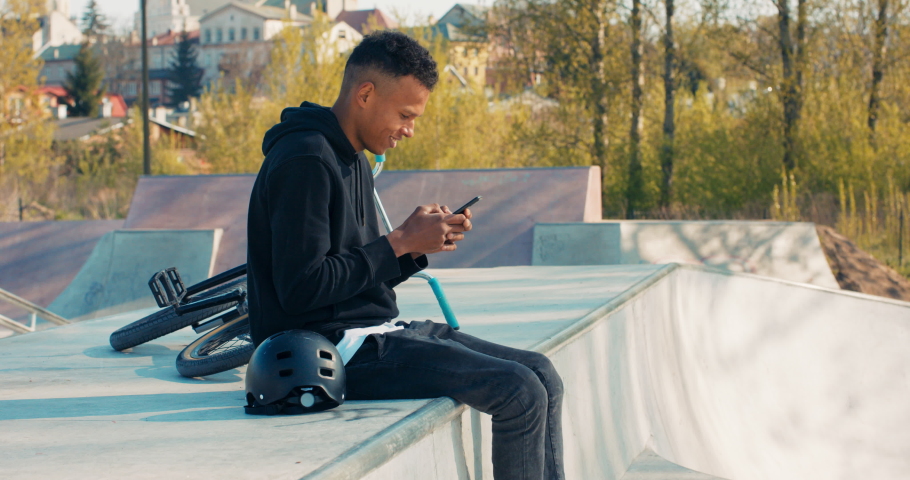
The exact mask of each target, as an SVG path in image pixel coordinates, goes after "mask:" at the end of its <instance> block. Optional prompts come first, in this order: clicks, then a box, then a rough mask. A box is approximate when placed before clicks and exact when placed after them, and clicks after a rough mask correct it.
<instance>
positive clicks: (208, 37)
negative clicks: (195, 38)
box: [205, 28, 212, 43]
mask: <svg viewBox="0 0 910 480" xmlns="http://www.w3.org/2000/svg"><path fill="white" fill-rule="evenodd" d="M205 43H212V29H210V28H206V29H205Z"/></svg>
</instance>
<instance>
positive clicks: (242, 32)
mask: <svg viewBox="0 0 910 480" xmlns="http://www.w3.org/2000/svg"><path fill="white" fill-rule="evenodd" d="M240 40H241V41H245V40H246V27H243V28H241V29H240Z"/></svg>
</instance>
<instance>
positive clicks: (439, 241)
mask: <svg viewBox="0 0 910 480" xmlns="http://www.w3.org/2000/svg"><path fill="white" fill-rule="evenodd" d="M476 200H477V199H475V200H473V201H472V202H476ZM469 203H470V202H469ZM471 204H473V203H471ZM459 210H462V212H461V213H458V214H456V213H454V212H452V211H451V210H450V209H449V208H448V207H447V206H441V205H439V204H435V203H434V204H431V205H421V206H419V207H417V208H416V209H415V210H414V213H412V214H411V215H410V216H409V217H408V218H407V220H405V221H404V223H402V224H401V226H399V227H398V228H396V229H395V230H394V231H392V232H391V233H390V234H389V235H388V236H387V238H388V240H389V243H390V244H391V245H392V249H394V250H395V256H399V257H400V256H401V255H404V254H406V253H410V254H411V255H412V256H413V257H418V256H420V255H426V254H431V253H436V252H451V251H454V250H455V249H457V248H458V246H457V245H456V244H455V242H460V241H461V240H464V232H468V231H470V230H471V228H472V225H471V217H472V216H473V215H472V213H471V211H470V209H468V208H467V205H466V206H465V207H462V208H461V209H459Z"/></svg>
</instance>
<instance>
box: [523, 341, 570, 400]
mask: <svg viewBox="0 0 910 480" xmlns="http://www.w3.org/2000/svg"><path fill="white" fill-rule="evenodd" d="M528 353H529V365H528V366H529V367H530V368H531V369H532V370H534V372H535V373H536V374H537V375H538V377H539V378H540V381H541V382H542V383H543V385H544V387H546V389H547V392H549V394H550V398H560V397H562V395H563V393H564V392H565V388H564V386H563V383H562V377H560V376H559V372H557V371H556V367H555V366H554V365H553V362H552V361H550V358H549V357H547V356H546V355H544V354H542V353H537V352H528Z"/></svg>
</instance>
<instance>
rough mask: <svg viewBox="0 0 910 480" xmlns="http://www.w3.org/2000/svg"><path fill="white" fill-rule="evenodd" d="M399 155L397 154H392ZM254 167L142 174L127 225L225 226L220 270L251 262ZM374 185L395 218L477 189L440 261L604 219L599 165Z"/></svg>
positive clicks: (390, 179) (510, 255)
mask: <svg viewBox="0 0 910 480" xmlns="http://www.w3.org/2000/svg"><path fill="white" fill-rule="evenodd" d="M390 162H391V163H394V159H392V160H390ZM255 179H256V176H255V175H194V176H154V177H142V178H140V179H139V184H138V185H137V186H136V192H135V193H134V194H133V201H132V203H131V204H130V211H129V215H128V216H127V218H126V222H125V225H124V226H125V228H145V229H148V228H170V229H181V228H220V229H222V230H224V238H223V240H222V242H221V248H220V250H219V251H220V253H219V255H218V258H217V259H216V263H215V271H216V272H221V271H224V270H227V269H229V268H233V267H236V266H237V265H240V264H243V263H246V224H247V210H248V208H249V201H250V192H251V191H252V189H253V182H254V181H255ZM376 188H377V189H378V190H379V194H380V197H381V198H382V201H383V204H384V205H385V207H386V209H387V211H388V213H389V217H390V219H391V220H392V223H393V225H395V226H398V224H400V223H401V222H403V221H404V220H405V218H407V216H408V215H410V214H411V212H412V211H413V210H414V208H415V207H416V206H417V205H420V204H424V203H433V202H438V203H442V204H448V205H450V206H451V207H452V208H453V209H454V208H457V207H459V206H461V205H462V204H464V203H465V202H467V201H468V200H470V199H472V198H474V197H475V196H477V195H482V196H483V197H484V199H483V200H482V201H481V202H480V203H478V204H477V205H476V207H475V208H474V212H475V214H476V218H475V222H474V223H475V230H474V231H473V232H471V234H470V235H471V241H470V242H464V244H462V245H459V247H458V251H456V252H454V253H453V254H452V255H449V256H448V257H445V258H440V259H438V260H436V261H435V262H434V264H433V266H434V267H435V268H440V267H442V268H461V267H494V266H503V265H530V264H531V246H532V243H533V242H532V240H533V235H532V229H533V227H534V224H535V223H537V222H541V221H543V222H555V221H570V222H582V221H595V220H600V218H601V210H600V172H599V170H598V169H597V167H573V168H523V169H499V170H439V171H384V172H383V173H382V174H381V175H380V176H379V177H378V178H377V179H376Z"/></svg>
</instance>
